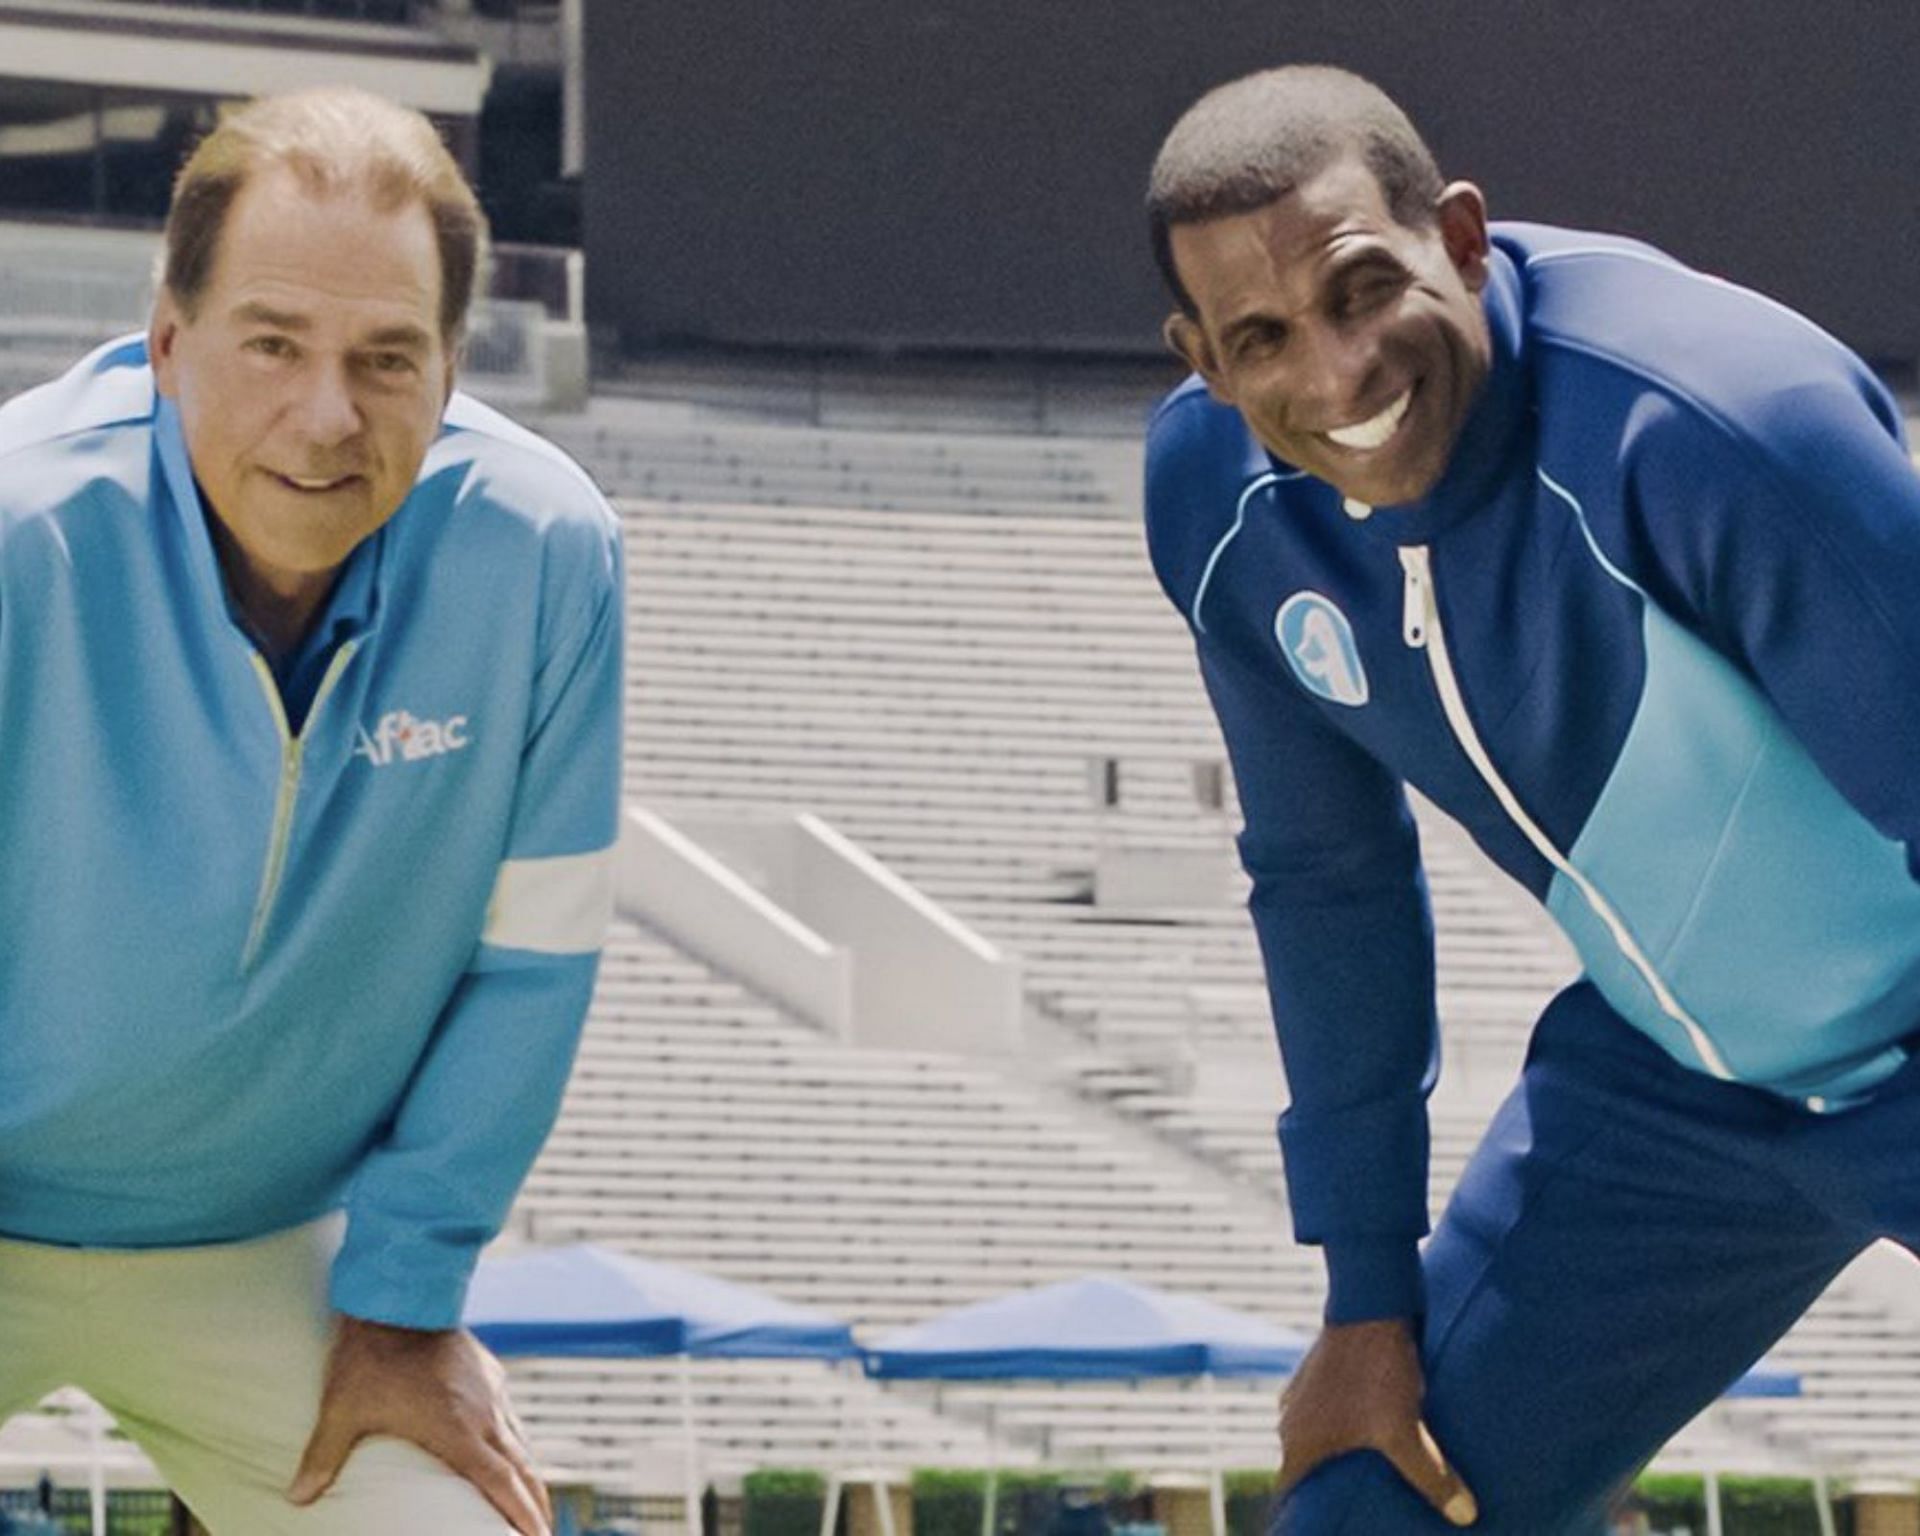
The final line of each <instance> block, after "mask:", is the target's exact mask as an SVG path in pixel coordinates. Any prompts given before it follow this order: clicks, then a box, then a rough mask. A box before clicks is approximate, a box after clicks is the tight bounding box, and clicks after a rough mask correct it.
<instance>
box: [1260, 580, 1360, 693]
mask: <svg viewBox="0 0 1920 1536" xmlns="http://www.w3.org/2000/svg"><path fill="white" fill-rule="evenodd" d="M1273 633H1274V635H1275V637H1276V638H1277V639H1278V640H1279V642H1280V649H1281V650H1282V651H1284V652H1285V653H1286V657H1287V664H1288V665H1289V666H1291V667H1292V668H1293V671H1294V675H1295V676H1296V677H1298V678H1299V679H1300V681H1301V682H1303V683H1305V684H1306V685H1307V687H1308V688H1310V689H1311V690H1312V691H1313V692H1315V693H1317V694H1319V695H1320V697H1321V698H1323V699H1331V700H1333V702H1334V703H1336V704H1347V705H1352V706H1353V707H1355V708H1358V707H1359V706H1360V705H1362V704H1364V703H1366V702H1367V674H1366V670H1365V668H1363V667H1362V666H1361V665H1360V651H1359V648H1358V647H1357V646H1356V645H1355V644H1354V643H1353V626H1352V625H1351V624H1349V623H1348V622H1347V616H1346V615H1345V614H1344V613H1342V612H1341V611H1340V610H1339V608H1338V607H1336V606H1335V605H1334V604H1333V603H1332V602H1330V601H1329V600H1328V599H1326V598H1324V597H1322V596H1321V595H1320V594H1319V593H1318V592H1296V593H1294V594H1293V596H1292V597H1290V598H1288V599H1287V600H1286V601H1285V602H1284V603H1282V604H1281V605H1280V611H1279V612H1278V613H1277V614H1275V615H1274V616H1273Z"/></svg>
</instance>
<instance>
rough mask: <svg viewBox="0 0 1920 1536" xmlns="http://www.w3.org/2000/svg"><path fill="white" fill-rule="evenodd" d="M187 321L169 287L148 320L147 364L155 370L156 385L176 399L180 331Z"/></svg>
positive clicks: (158, 299) (160, 295)
mask: <svg viewBox="0 0 1920 1536" xmlns="http://www.w3.org/2000/svg"><path fill="white" fill-rule="evenodd" d="M185 321H186V317H185V316H184V315H182V314H181V313H180V304H179V301H178V300H176V299H175V298H174V296H173V295H172V293H170V292H169V291H168V290H167V288H166V286H165V284H162V285H161V288H160V292H159V294H158V295H157V296H156V297H155V299H154V301H153V313H152V314H151V315H149V316H148V317H147V361H148V363H150V364H151V365H152V367H153V385H154V388H155V389H156V390H158V391H159V392H160V393H161V394H162V395H164V396H166V397H167V398H168V399H173V398H174V397H175V396H176V395H177V394H178V393H179V391H178V389H177V388H176V386H175V348H176V347H178V346H179V344H180V327H181V326H182V325H183V324H185Z"/></svg>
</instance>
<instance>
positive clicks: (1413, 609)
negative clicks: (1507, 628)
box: [1400, 544, 1733, 1082]
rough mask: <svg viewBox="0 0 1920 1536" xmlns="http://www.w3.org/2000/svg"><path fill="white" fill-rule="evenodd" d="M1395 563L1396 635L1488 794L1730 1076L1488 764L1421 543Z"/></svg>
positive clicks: (1709, 1061)
mask: <svg viewBox="0 0 1920 1536" xmlns="http://www.w3.org/2000/svg"><path fill="white" fill-rule="evenodd" d="M1400 568H1401V570H1402V571H1403V572H1404V573H1405V576H1406V582H1405V586H1404V588H1403V594H1404V596H1403V605H1402V608H1401V618H1400V633H1401V638H1402V639H1404V640H1405V641H1406V643H1407V645H1408V646H1409V647H1410V648H1411V649H1413V650H1416V651H1425V652H1426V653H1427V663H1428V665H1429V666H1430V667H1431V668H1432V670H1433V682H1434V686H1435V688H1437V689H1438V690H1439V693H1440V707H1441V708H1442V709H1443V710H1444V711H1445V712H1446V716H1447V724H1448V725H1449V726H1450V727H1452V730H1453V735H1454V739H1455V740H1456V741H1457V742H1459V744H1460V747H1461V750H1462V751H1464V752H1465V753H1466V754H1467V759H1468V761H1470V762H1471V763H1472V764H1473V766H1474V768H1475V769H1476V770H1477V771H1478V772H1479V774H1480V777H1481V778H1482V779H1484V780H1485V781H1486V784H1487V787H1488V788H1489V789H1491V790H1492V791H1493V794H1494V798H1495V799H1497V800H1498V801H1499V802H1500V805H1501V808H1502V809H1504V810H1505V811H1506V813H1507V816H1508V817H1509V818H1510V819H1511V820H1512V822H1513V824H1514V825H1515V826H1517V827H1518V828H1519V829H1520V830H1521V832H1522V833H1523V834H1525V836H1526V839H1527V841H1528V842H1530V843H1532V844H1533V846H1534V849H1535V850H1536V851H1537V852H1538V853H1539V855H1540V856H1541V857H1542V858H1543V859H1545V860H1546V861H1547V862H1548V863H1549V864H1551V865H1552V866H1553V867H1554V868H1555V869H1556V870H1558V871H1559V872H1560V873H1561V874H1563V875H1565V876H1566V877H1567V879H1569V880H1570V881H1572V882H1573V884H1574V887H1575V888H1576V889H1577V890H1578V891H1579V892H1580V894H1581V895H1582V896H1583V897H1585V898H1586V902H1587V905H1588V906H1589V907H1591V908H1592V909H1593V913H1594V916H1596V917H1598V918H1599V919H1600V921H1601V922H1602V923H1604V924H1606V927H1607V931H1608V932H1609V933H1610V934H1612V935H1613V941H1614V943H1615V944H1617V945H1619V947H1620V953H1621V954H1623V955H1625V956H1626V957H1627V960H1628V962H1629V963H1630V964H1631V965H1632V966H1633V968H1634V969H1635V970H1637V971H1638V972H1639V973H1640V976H1641V978H1642V979H1643V980H1644V981H1645V982H1646V984H1647V986H1648V988H1649V989H1651V991H1652V992H1653V995H1654V999H1655V1001H1657V1002H1658V1003H1659V1004H1660V1011H1661V1012H1662V1013H1664V1014H1665V1015H1666V1016H1667V1017H1668V1018H1670V1019H1672V1020H1673V1021H1674V1023H1676V1024H1678V1025H1679V1026H1680V1027H1681V1028H1682V1029H1684V1030H1685V1031H1686V1032H1687V1038H1688V1039H1689V1040H1690V1041H1692V1042H1693V1048H1694V1051H1695V1052H1696V1053H1697V1054H1698V1055H1699V1057H1700V1061H1701V1064H1702V1065H1703V1066H1705V1067H1706V1069H1707V1070H1708V1071H1709V1072H1711V1073H1712V1074H1713V1075H1714V1076H1715V1077H1718V1078H1722V1079H1724V1080H1726V1081H1729V1082H1731V1081H1732V1080H1733V1073H1732V1072H1731V1071H1729V1070H1728V1069H1727V1064H1726V1062H1725V1061H1723V1060H1722V1059H1721V1056H1720V1052H1719V1050H1718V1049H1717V1048H1716V1047H1715V1045H1714V1043H1713V1041H1712V1039H1711V1038H1709V1036H1708V1035H1707V1032H1706V1031H1705V1030H1704V1029H1702V1028H1701V1027H1700V1025H1699V1023H1698V1022H1697V1021H1696V1020H1695V1019H1694V1017H1693V1016H1692V1015H1691V1014H1689V1013H1688V1012H1687V1010H1686V1009H1685V1008H1683V1007H1682V1006H1681V1005H1680V1000H1679V999H1678V998H1676V997H1675V996H1674V995H1673V993H1672V992H1671V991H1670V990H1669V989H1668V987H1667V984H1666V982H1664V981H1663V980H1661V979H1660V975H1659V973H1658V972H1657V971H1655V970H1654V968H1653V964H1652V962H1651V961H1649V960H1648V959H1647V957H1646V954H1645V953H1644V952H1643V951H1642V950H1641V948H1640V945H1639V943H1638V941H1637V940H1635V938H1634V937H1633V934H1632V933H1631V932H1629V931H1628V929H1627V925H1626V924H1625V923H1624V922H1623V921H1622V920H1621V918H1620V914H1619V913H1617V912H1615V911H1614V910H1613V907H1612V905H1611V904H1610V903H1609V902H1608V901H1607V899H1606V897H1604V896H1602V895H1601V894H1600V892H1599V891H1598V890H1597V889H1596V888H1595V887H1594V884H1593V882H1592V881H1591V880H1589V879H1588V878H1587V877H1586V876H1585V875H1583V874H1581V873H1580V871H1579V870H1577V869H1575V868H1574V867H1573V864H1572V863H1571V862H1570V861H1569V860H1568V859H1567V857H1566V856H1565V855H1564V854H1562V853H1561V852H1560V850H1559V849H1557V848H1555V847H1554V846H1553V844H1552V843H1551V842H1550V841H1548V839H1547V835H1546V833H1544V832H1542V831H1541V830H1540V828H1539V827H1538V826H1537V825H1535V823H1534V821H1533V818H1532V817H1530V816H1528V815H1527V813H1526V811H1525V810H1524V809H1523V808H1522V806H1521V804H1520V802H1519V800H1518V799H1517V798H1516V797H1515V796H1514V793H1513V791H1512V790H1511V789H1509V788H1508V787H1507V785H1506V781H1505V780H1503V779H1502V778H1501V777H1500V771H1499V770H1498V769H1497V768H1495V767H1494V766H1493V759H1492V758H1490V757H1489V756H1488V755H1487V749H1486V748H1485V747H1484V746H1483V745H1482V744H1481V741H1480V736H1479V733H1478V732H1477V731H1475V730H1474V728H1473V720H1472V718H1471V717H1470V716H1469V715H1468V714H1467V706H1466V701H1465V700H1464V699H1463V698H1462V697H1461V695H1460V683H1459V680H1458V679H1457V678H1456V677H1455V676H1454V674H1453V661H1452V658H1451V657H1450V656H1449V655H1448V654H1447V637H1446V634H1445V632H1444V631H1443V630H1442V629H1441V627H1440V605H1439V602H1438V601H1437V600H1436V598H1435V596H1434V590H1433V568H1432V564H1431V559H1430V556H1429V553H1428V550H1427V546H1426V545H1424V544H1411V545H1406V546H1403V547H1402V548H1401V550H1400Z"/></svg>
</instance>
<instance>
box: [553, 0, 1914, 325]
mask: <svg viewBox="0 0 1920 1536" xmlns="http://www.w3.org/2000/svg"><path fill="white" fill-rule="evenodd" d="M585 28H586V36H585V58H586V70H587V114H588V144H587V156H588V159H587V175H586V182H585V204H584V215H585V242H586V246H587V250H588V256H589V263H588V313H589V318H590V319H591V321H592V322H593V323H594V324H595V325H596V326H597V327H599V328H602V329H603V330H604V331H605V332H607V333H609V334H612V335H615V336H617V337H618V338H619V339H620V340H621V341H622V342H623V343H624V344H625V345H626V346H628V347H629V348H641V347H648V346H656V345H660V344H663V343H687V342H695V343H719V344H733V345H752V346H784V347H800V348H823V347H825V348H842V347H844V348H852V349H882V350H886V349H913V348H929V349H960V350H980V351H986V350H1015V351H1032V352H1061V351H1064V352H1088V353H1146V352H1151V351H1154V350H1155V349H1157V346H1158V341H1157V330H1158V322H1159V319H1160V316H1161V314H1162V312H1163V310H1164V307H1165V306H1164V301H1163V299H1162V297H1161V295H1160V292H1159V289H1158V286H1157V281H1156V278H1155V275H1154V273H1153V271H1152V267H1151V262H1150V260H1149V257H1148V255H1147V250H1146V245H1145V240H1144V238H1143V234H1142V229H1141V219H1140V215H1139V205H1140V198H1141V192H1142V188H1143V183H1144V179H1145V174H1146V169H1147V165H1148V163H1149V161H1150V159H1151V157H1152V153H1153V150H1154V147H1155V146H1156V145H1157V143H1158V142H1159V139H1160V137H1161V135H1162V134H1163V133H1164V132H1165V130H1166V129H1167V128H1168V127H1169V126H1170V125H1171V123H1172V121H1173V119H1174V118H1175V117H1176V116H1177V115H1178V113H1179V112H1180V110H1181V109H1182V108H1183V107H1184V106H1185V105H1186V104H1187V103H1188V102H1189V101H1191V100H1192V99H1193V98H1194V97H1195V96H1197V95H1198V94H1199V93H1200V92H1201V91H1202V90H1204V89H1205V88H1206V87H1208V86H1209V85H1212V84H1215V83H1217V82H1219V81H1221V80H1224V79H1227V78H1231V77H1232V76H1234V75H1237V74H1240V73H1243V72H1245V71H1247V70H1249V69H1252V68H1257V67H1260V66H1262V65H1266V64H1270V63H1280V62H1286V61H1327V62H1334V63H1341V64H1345V65H1348V66H1350V67H1352V68H1355V69H1358V70H1360V71H1361V72H1363V73H1366V74H1369V75H1371V76H1373V77H1374V78H1375V79H1377V80H1379V81H1380V82H1381V83H1382V84H1383V85H1385V86H1386V87H1387V88H1388V89H1389V90H1390V91H1391V92H1393V93H1394V94H1395V95H1396V96H1397V97H1398V98H1399V99H1400V100H1401V101H1402V102H1403V103H1404V104H1405V105H1406V106H1407V107H1408V108H1409V109H1410V111H1411V112H1412V113H1413V115H1414V116H1415V119H1416V121H1418V122H1420V123H1421V125H1422V127H1423V128H1424V129H1425V131H1426V132H1427V134H1428V137H1429V138H1430V139H1431V140H1432V142H1433V144H1434V147H1435V150H1436V153H1437V154H1438V156H1439V157H1440V160H1441V165H1442V169H1443V170H1444V171H1446V172H1447V173H1448V174H1449V175H1458V176H1468V177H1472V178H1473V179H1475V180H1478V181H1479V182H1480V183H1481V184H1482V185H1483V186H1484V187H1485V188H1486V189H1487V191H1488V193H1489V196H1490V198H1491V201H1492V204H1493V207H1494V210H1495V213H1496V215H1504V216H1508V217H1523V218H1531V219H1540V220H1546V221H1549V222H1558V223H1566V224H1576V225H1587V226H1592V227H1598V228H1607V229H1616V230H1620V231H1623V232H1628V233H1634V234H1638V235H1641V236H1643V237H1644V238H1647V239H1650V240H1653V241H1654V242H1656V243H1658V244H1661V245H1664V246H1666V247H1667V248H1668V249H1670V250H1671V251H1673V252H1674V253H1675V254H1676V255H1679V256H1681V257H1683V258H1684V259H1686V260H1688V261H1691V262H1694V263H1696V264H1698V265H1700V266H1703V267H1705V268H1707V269H1709V270H1711V271H1715V272H1719V273H1722V274H1724V275H1726V276H1729V277H1733V278H1735V279H1737V280H1739V281H1742V282H1746V283H1749V284H1752V285H1753V286H1756V287H1758V288H1761V289H1762V290H1764V291H1766V292H1769V293H1771V294H1773V295H1774V296H1776V297H1778V298H1781V299H1783V300H1785V301H1787V302H1789V303H1791V304H1794V305H1796V306H1797V307H1799V308H1802V309H1804V310H1805V311H1807V312H1808V313H1809V314H1811V315H1813V316H1814V317H1815V318H1816V319H1818V320H1820V321H1821V322H1822V323H1824V324H1826V325H1827V326H1828V327H1829V328H1831V329H1833V330H1835V331H1836V332H1838V333H1839V334H1840V335H1841V336H1842V337H1843V338H1845V339H1846V340H1847V341H1849V342H1851V343H1852V344H1853V345H1854V346H1855V347H1857V348H1859V349H1860V350H1861V351H1863V352H1865V353H1866V354H1867V355H1868V356H1869V357H1870V358H1872V359H1874V360H1876V361H1892V362H1900V363H1907V362H1910V361H1911V360H1912V359H1913V358H1915V357H1916V356H1920V290H1916V287H1915V285H1914V284H1912V283H1910V282H1907V281H1905V280H1904V279H1903V277H1902V275H1901V273H1902V270H1903V262H1902V258H1904V256H1905V254H1906V253H1908V252H1911V251H1912V250H1913V249H1915V248H1916V246H1920V198H1916V197H1915V196H1914V195H1913V189H1914V188H1915V187H1916V186H1920V133H1916V132H1914V127H1915V114H1914V107H1913V100H1914V98H1913V92H1912V87H1911V82H1910V81H1909V80H1908V79H1907V78H1906V75H1907V73H1908V61H1910V60H1912V59H1913V58H1915V57H1920V7H1914V6H1912V5H1910V4H1905V3H1901V4H1895V3H1892V0H1868V3H1864V4H1860V5H1856V6H1845V7H1834V6H1827V5H1818V4H1814V3H1810V0H1744V3H1742V4H1740V5H1737V6H1729V5H1725V4H1722V3H1719V0H1608V3H1606V4H1604V5H1575V4H1570V3H1568V4H1553V5H1542V4H1540V3H1539V0H1473V3H1471V4H1458V3H1456V4H1433V3H1422V0H1300V3H1286V0H1205V3H1202V4H1197V5H1170V4H1167V3H1166V0H1043V3H1040V4H1035V3H1033V0H965V3H962V0H815V3H813V4H809V5H804V6H796V5H793V4H791V3H790V0H650V3H649V4H647V5H644V6H641V5H626V4H623V3H620V0H587V11H586V18H585Z"/></svg>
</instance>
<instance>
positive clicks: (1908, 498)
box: [1629, 377, 1920, 878]
mask: <svg viewBox="0 0 1920 1536" xmlns="http://www.w3.org/2000/svg"><path fill="white" fill-rule="evenodd" d="M1629 451H1630V453H1631V455H1632V485H1633V488H1634V491H1635V497H1634V506H1633V508H1632V511H1631V514H1630V515H1631V516H1632V518H1633V523H1632V527H1631V533H1632V536H1634V537H1636V538H1638V539H1639V540H1641V541H1643V542H1644V544H1645V546H1646V550H1645V554H1646V556H1647V557H1648V558H1646V559H1644V560H1638V561H1633V563H1634V565H1635V567H1636V569H1639V570H1642V571H1648V572H1650V581H1649V585H1650V590H1651V595H1653V596H1654V598H1655V599H1656V600H1657V601H1660V602H1662V604H1663V605H1666V606H1669V608H1670V610H1671V611H1673V612H1675V614H1676V616H1678V617H1681V618H1682V619H1683V621H1686V622H1689V623H1691V624H1692V625H1693V626H1695V627H1696V628H1697V629H1698V630H1699V631H1700V632H1701V634H1702V636H1703V637H1704V638H1705V639H1706V640H1707V641H1708V642H1709V643H1710V644H1712V645H1714V646H1715V647H1716V648H1717V649H1719V650H1721V651H1722V652H1723V653H1725V654H1726V655H1728V656H1729V657H1731V658H1732V659H1733V660H1734V661H1735V662H1736V663H1738V664H1739V665H1740V666H1741V667H1743V668H1744V669H1745V670H1746V671H1747V672H1748V674H1749V675H1750V676H1752V677H1753V678H1754V679H1755V680H1756V681H1757V682H1758V683H1759V685H1760V687H1761V689H1762V690H1763V691H1764V692H1765V693H1766V695H1767V697H1768V699H1769V700H1770V701H1771V702H1772V704H1773V705H1774V707H1775V708H1776V709H1778V710H1779V711H1780V714H1781V716H1782V717H1783V718H1784V719H1785V720H1786V722H1787V725H1788V727H1789V728H1790V729H1791V730H1792V731H1793V733H1794V736H1795V737H1796V739H1797V740H1798V741H1799V742H1800V744H1801V745H1802V746H1803V747H1805V749H1806V751H1807V753H1808V754H1809V756H1811V757H1812V758H1813V760H1814V762H1815V763H1816V764H1817V765H1818V766H1819V768H1820V770H1821V772H1822V773H1823V774H1825V776H1826V777H1827V779H1828V780H1829V781H1830V782H1831V783H1832V784H1833V786H1834V787H1835V788H1836V789H1838V790H1839V791H1840V793H1841V794H1842V795H1844V796H1845V797H1846V799H1847V800H1848V801H1849V802H1850V803H1851V804H1852V805H1853V807H1854V809H1855V810H1857V811H1858V812H1859V813H1860V814H1861V815H1862V816H1863V817H1864V818H1865V819H1866V820H1867V821H1868V822H1870V823H1871V824H1872V825H1873V826H1874V827H1875V828H1876V829H1877V830H1878V831H1879V832H1880V833H1881V834H1882V835H1883V836H1885V837H1887V838H1888V839H1890V840H1894V841H1898V842H1901V843H1904V844H1905V845H1906V849H1907V863H1908V867H1909V869H1911V870H1913V871H1914V873H1915V876H1916V878H1920V772H1916V770H1915V765H1916V763H1920V475H1916V473H1915V470H1914V467H1913V464H1912V462H1911V460H1909V458H1908V456H1907V451H1906V447H1905V444H1904V443H1903V442H1902V441H1901V436H1900V419H1899V414H1898V411H1897V410H1896V408H1895V407H1894V405H1893V403H1892V402H1891V401H1890V400H1888V399H1887V397H1886V396H1885V394H1884V392H1883V391H1881V390H1880V388H1879V386H1878V384H1877V383H1875V382H1873V381H1871V380H1870V379H1864V378H1862V379H1859V380H1854V381H1848V380H1846V379H1844V378H1841V377H1835V378H1833V379H1831V380H1821V381H1815V382H1811V383H1806V384H1801V385H1796V386H1792V387H1788V388H1783V389H1780V390H1777V391H1775V392H1773V393H1771V394H1770V395H1769V396H1768V397H1767V398H1766V399H1765V400H1764V402H1763V403H1762V404H1761V405H1760V406H1759V407H1758V408H1757V409H1755V410H1753V411H1750V412H1748V413H1746V414H1745V415H1744V416H1743V417H1742V418H1741V419H1740V420H1739V421H1738V422H1737V423H1733V422H1727V421H1724V420H1721V419H1718V418H1714V417H1708V416H1705V415H1704V414H1703V413H1701V412H1698V411H1695V410H1690V409H1687V408H1686V407H1684V406H1682V405H1679V404H1677V403H1672V402H1650V403H1649V404H1648V405H1647V406H1646V407H1645V408H1644V409H1643V410H1642V412H1641V416H1640V419H1639V421H1638V423H1637V430H1636V432H1635V434H1634V436H1633V438H1632V439H1631V440H1630V443H1629ZM1632 553H1633V552H1631V551H1630V552H1629V558H1630V560H1631V559H1632Z"/></svg>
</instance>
